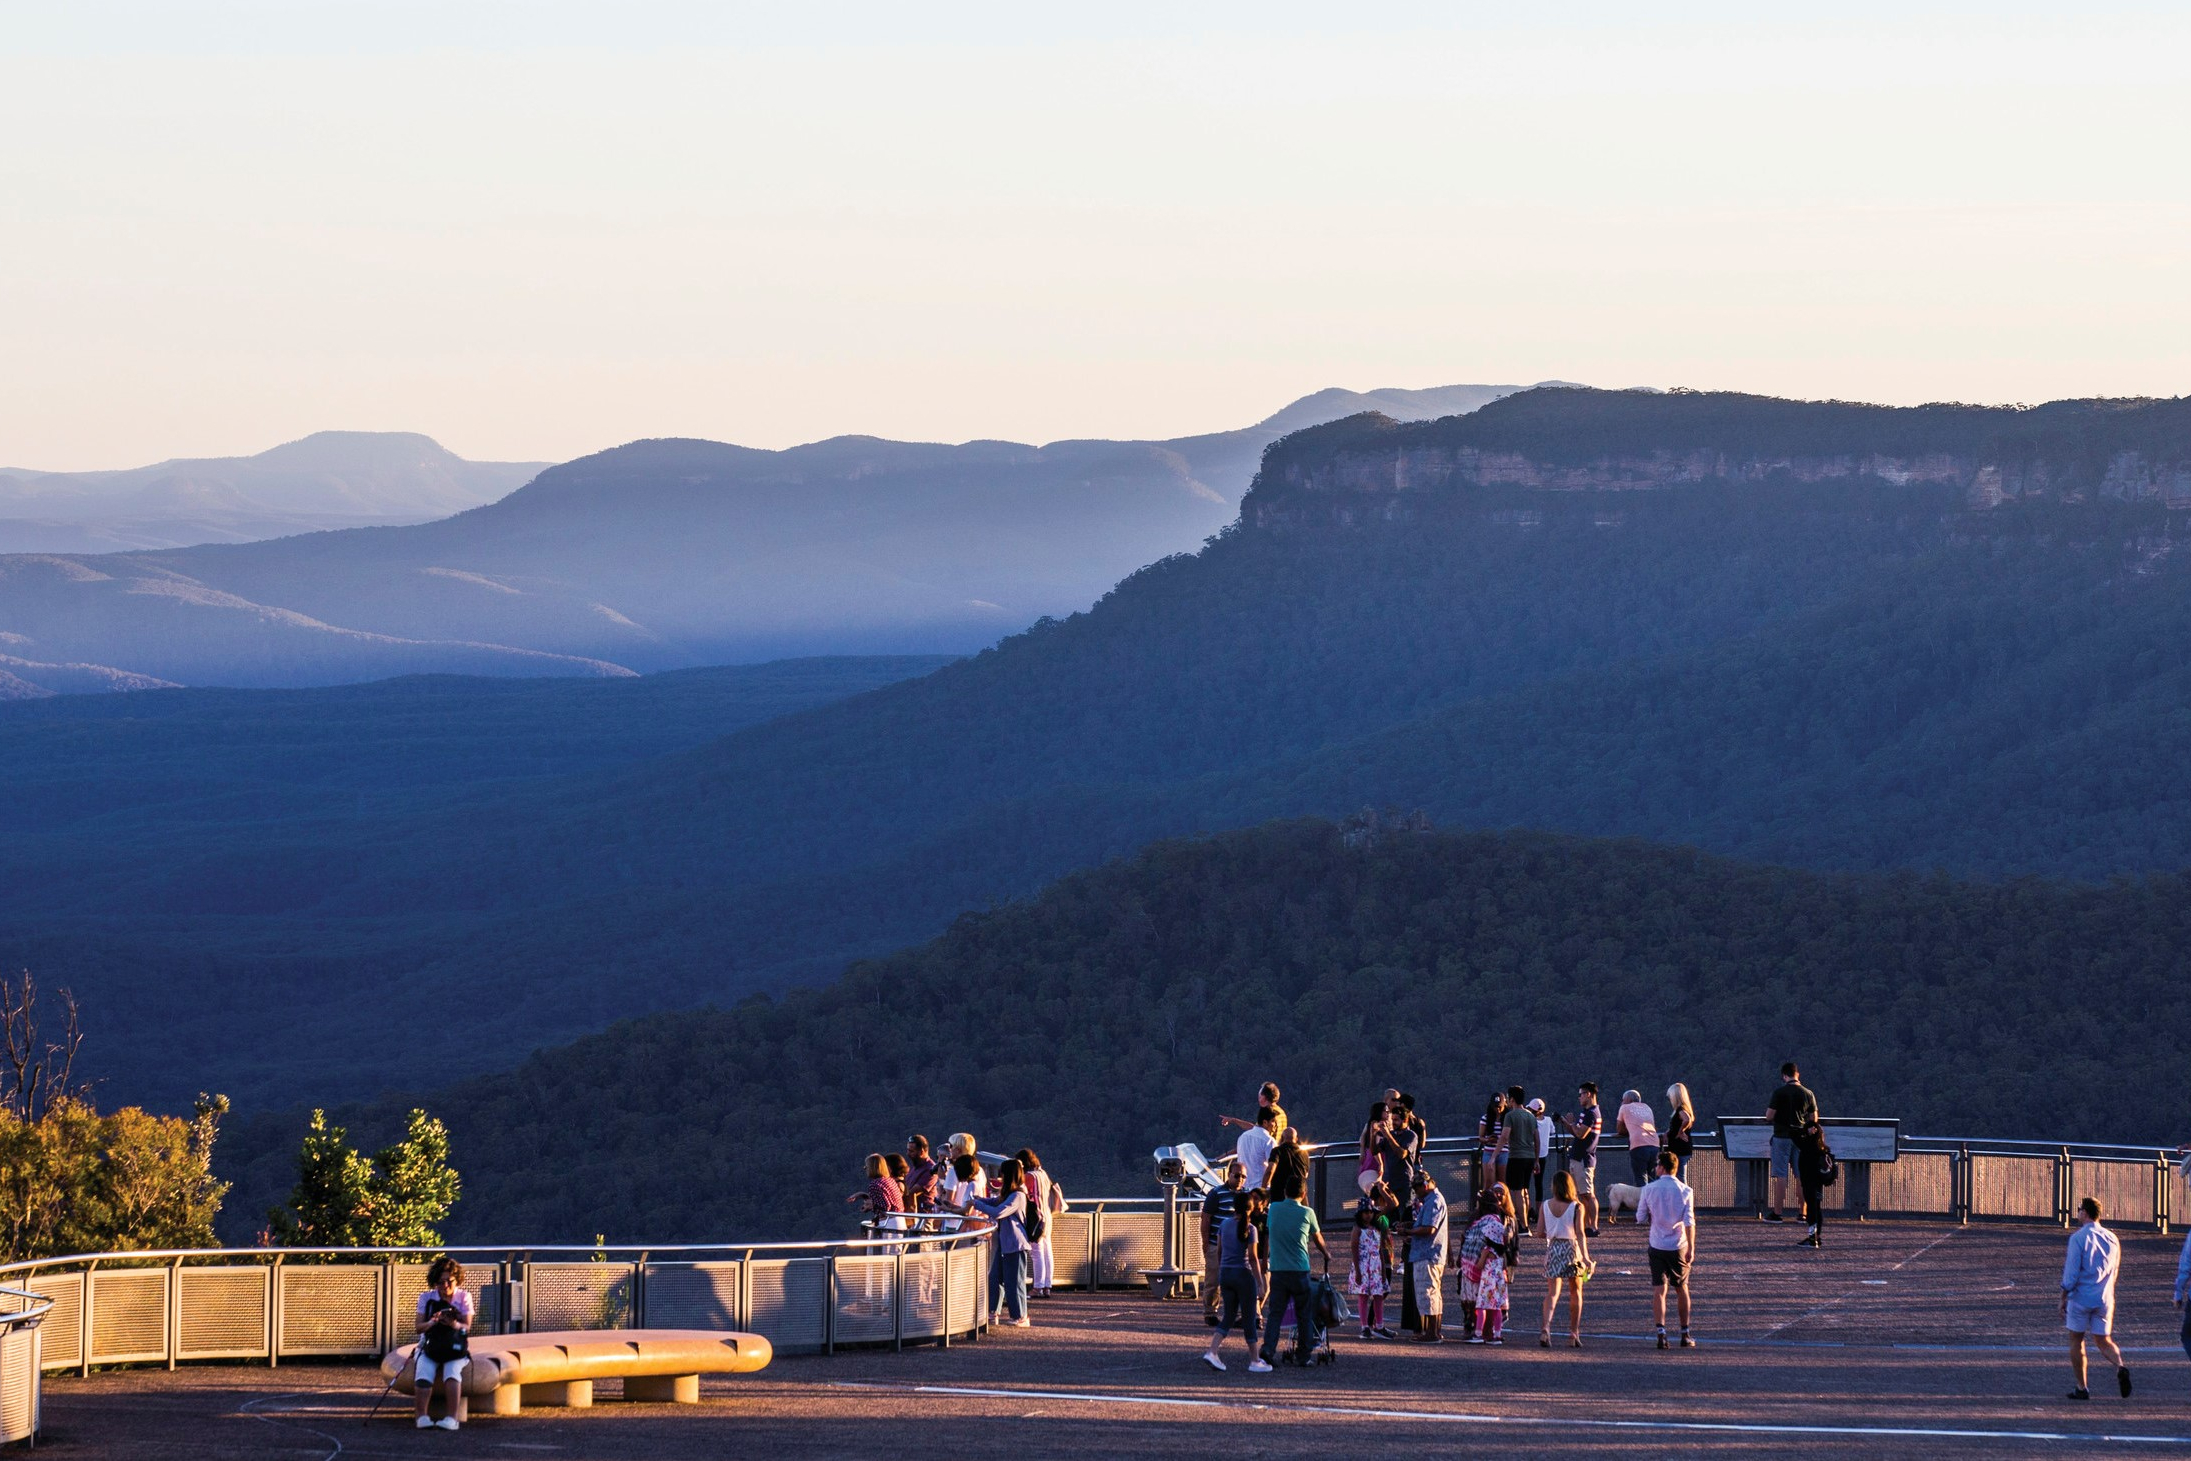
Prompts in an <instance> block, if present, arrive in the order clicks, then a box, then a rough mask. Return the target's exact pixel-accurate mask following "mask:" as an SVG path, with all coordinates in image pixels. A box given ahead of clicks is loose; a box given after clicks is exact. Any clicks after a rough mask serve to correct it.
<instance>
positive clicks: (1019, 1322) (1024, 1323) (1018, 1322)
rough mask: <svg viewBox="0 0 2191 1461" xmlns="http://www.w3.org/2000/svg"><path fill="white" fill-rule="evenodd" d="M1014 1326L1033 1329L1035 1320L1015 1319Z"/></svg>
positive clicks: (1015, 1327)
mask: <svg viewBox="0 0 2191 1461" xmlns="http://www.w3.org/2000/svg"><path fill="white" fill-rule="evenodd" d="M1012 1327H1013V1328H1014V1329H1032V1328H1034V1327H1035V1321H1034V1320H1032V1319H1014V1320H1013V1321H1012Z"/></svg>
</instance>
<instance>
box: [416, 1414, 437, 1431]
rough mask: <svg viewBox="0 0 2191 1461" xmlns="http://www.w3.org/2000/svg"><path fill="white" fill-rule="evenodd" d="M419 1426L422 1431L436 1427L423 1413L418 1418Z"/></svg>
mask: <svg viewBox="0 0 2191 1461" xmlns="http://www.w3.org/2000/svg"><path fill="white" fill-rule="evenodd" d="M418 1428H419V1429H420V1430H422V1431H430V1430H432V1429H433V1428H434V1423H433V1421H431V1420H429V1419H428V1418H427V1417H425V1416H423V1415H422V1416H420V1417H419V1418H418Z"/></svg>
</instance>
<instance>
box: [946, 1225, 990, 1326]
mask: <svg viewBox="0 0 2191 1461" xmlns="http://www.w3.org/2000/svg"><path fill="white" fill-rule="evenodd" d="M988 1251H989V1245H988V1244H987V1243H976V1244H973V1245H972V1246H970V1247H961V1248H958V1249H956V1250H954V1251H953V1252H952V1254H951V1332H952V1333H953V1334H964V1333H966V1332H968V1331H969V1330H971V1329H972V1328H973V1327H974V1326H975V1325H976V1324H979V1323H980V1322H981V1312H982V1304H983V1302H984V1301H983V1297H982V1295H983V1291H984V1289H985V1287H986V1284H987V1277H986V1274H985V1272H984V1270H983V1266H982V1255H983V1254H985V1253H987V1252H988Z"/></svg>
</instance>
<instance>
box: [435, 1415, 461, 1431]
mask: <svg viewBox="0 0 2191 1461" xmlns="http://www.w3.org/2000/svg"><path fill="white" fill-rule="evenodd" d="M434 1424H435V1425H437V1426H440V1427H441V1428H442V1429H443V1430H445V1431H453V1430H455V1429H456V1417H455V1416H453V1415H445V1416H443V1417H442V1418H441V1419H439V1420H437V1421H435V1422H434Z"/></svg>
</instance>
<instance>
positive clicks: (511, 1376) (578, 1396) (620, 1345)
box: [380, 1329, 776, 1415]
mask: <svg viewBox="0 0 2191 1461" xmlns="http://www.w3.org/2000/svg"><path fill="white" fill-rule="evenodd" d="M417 1347H418V1346H417V1345H416V1344H415V1343H414V1344H405V1345H399V1346H397V1347H396V1348H395V1349H392V1350H390V1351H389V1352H388V1355H387V1357H386V1358H384V1359H383V1360H382V1361H381V1362H380V1372H381V1373H382V1374H383V1375H386V1376H388V1377H389V1378H391V1379H393V1378H394V1377H395V1376H397V1375H398V1374H402V1373H404V1372H405V1371H406V1370H409V1369H410V1368H411V1366H412V1356H413V1354H414V1352H415V1351H416V1349H417ZM471 1351H472V1363H471V1365H470V1366H469V1367H468V1368H467V1369H466V1370H465V1371H464V1393H465V1394H466V1395H467V1396H474V1395H485V1396H489V1397H491V1399H492V1402H493V1413H494V1414H496V1415H516V1414H518V1412H519V1411H520V1409H521V1408H522V1407H523V1406H526V1405H573V1406H582V1405H591V1404H593V1382H594V1381H596V1380H611V1379H620V1380H622V1381H623V1382H624V1398H625V1399H626V1400H661V1401H671V1402H674V1403H676V1404H679V1405H693V1404H696V1403H698V1401H699V1399H700V1377H701V1376H702V1375H750V1374H752V1373H754V1372H755V1371H756V1370H761V1369H765V1368H767V1366H768V1362H769V1361H770V1360H772V1359H774V1358H775V1355H776V1352H775V1349H774V1348H773V1347H772V1346H771V1345H770V1344H769V1342H768V1341H767V1340H765V1339H763V1338H761V1336H759V1335H758V1334H738V1333H733V1332H730V1331H726V1330H718V1329H574V1330H561V1331H554V1332H549V1333H541V1334H474V1335H473V1336H472V1344H471ZM398 1388H401V1389H409V1388H410V1387H409V1386H401V1387H398ZM437 1388H438V1387H437Z"/></svg>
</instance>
